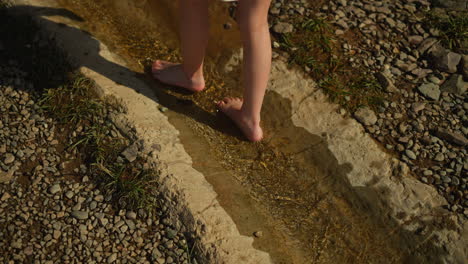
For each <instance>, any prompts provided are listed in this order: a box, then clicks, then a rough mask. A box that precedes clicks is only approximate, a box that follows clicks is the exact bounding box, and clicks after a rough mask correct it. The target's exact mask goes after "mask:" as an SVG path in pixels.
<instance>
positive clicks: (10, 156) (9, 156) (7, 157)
mask: <svg viewBox="0 0 468 264" xmlns="http://www.w3.org/2000/svg"><path fill="white" fill-rule="evenodd" d="M14 161H15V156H14V155H13V154H11V153H6V154H5V159H4V160H3V162H4V163H5V164H10V163H13V162H14Z"/></svg>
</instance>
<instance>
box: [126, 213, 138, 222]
mask: <svg viewBox="0 0 468 264" xmlns="http://www.w3.org/2000/svg"><path fill="white" fill-rule="evenodd" d="M126 217H127V218H128V219H131V220H135V219H136V217H137V215H136V213H135V212H133V211H128V212H127V214H126Z"/></svg>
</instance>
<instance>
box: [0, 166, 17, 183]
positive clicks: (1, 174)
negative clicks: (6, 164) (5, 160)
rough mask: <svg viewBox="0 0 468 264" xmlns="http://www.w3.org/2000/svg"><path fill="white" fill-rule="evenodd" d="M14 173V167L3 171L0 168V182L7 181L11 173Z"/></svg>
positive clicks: (9, 179)
mask: <svg viewBox="0 0 468 264" xmlns="http://www.w3.org/2000/svg"><path fill="white" fill-rule="evenodd" d="M14 173H15V169H13V168H11V169H10V170H8V171H3V170H2V169H1V168H0V183H8V182H10V181H11V180H12V179H13V174H14Z"/></svg>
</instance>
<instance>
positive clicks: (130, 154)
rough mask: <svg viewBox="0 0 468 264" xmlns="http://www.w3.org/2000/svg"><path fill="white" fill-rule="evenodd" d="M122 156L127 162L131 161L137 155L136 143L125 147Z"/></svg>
mask: <svg viewBox="0 0 468 264" xmlns="http://www.w3.org/2000/svg"><path fill="white" fill-rule="evenodd" d="M122 156H124V157H125V158H126V159H127V160H128V161H129V162H133V161H135V160H136V158H137V157H138V144H136V142H135V143H133V144H132V145H130V146H129V147H127V148H126V149H125V150H124V151H123V152H122Z"/></svg>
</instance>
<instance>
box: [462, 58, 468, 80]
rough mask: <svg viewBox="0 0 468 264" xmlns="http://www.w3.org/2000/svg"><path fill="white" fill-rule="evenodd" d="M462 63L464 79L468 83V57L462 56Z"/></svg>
mask: <svg viewBox="0 0 468 264" xmlns="http://www.w3.org/2000/svg"><path fill="white" fill-rule="evenodd" d="M461 63H462V73H463V78H465V80H466V81H468V55H463V56H462V62H461Z"/></svg>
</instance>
